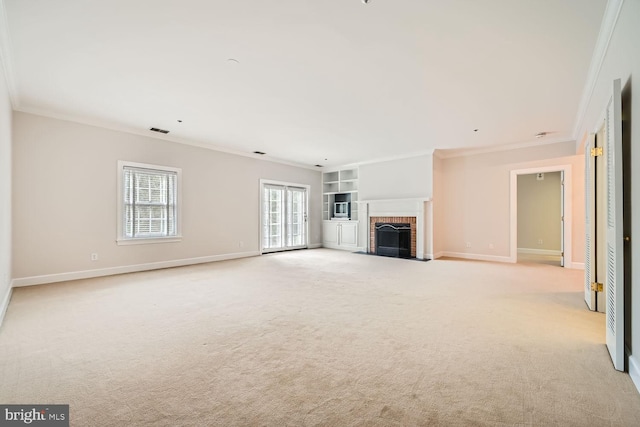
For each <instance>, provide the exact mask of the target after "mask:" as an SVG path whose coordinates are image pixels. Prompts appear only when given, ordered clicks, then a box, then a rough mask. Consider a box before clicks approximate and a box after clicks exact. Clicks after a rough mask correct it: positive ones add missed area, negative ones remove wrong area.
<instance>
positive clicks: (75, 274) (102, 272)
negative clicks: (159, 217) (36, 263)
mask: <svg viewBox="0 0 640 427" xmlns="http://www.w3.org/2000/svg"><path fill="white" fill-rule="evenodd" d="M257 255H260V253H259V252H257V251H251V252H237V253H231V254H222V255H211V256H205V257H198V258H186V259H177V260H172V261H159V262H150V263H147V264H134V265H125V266H120V267H108V268H101V269H97V270H84V271H72V272H69V273H59V274H46V275H42V276H31V277H21V278H18V279H13V286H14V287H21V286H32V285H42V284H45V283H56V282H66V281H68V280H79V279H91V278H94V277H102V276H112V275H115V274H126V273H136V272H139V271H148V270H159V269H162V268H172V267H183V266H186V265H193V264H205V263H208V262H215V261H226V260H230V259H237V258H248V257H253V256H257Z"/></svg>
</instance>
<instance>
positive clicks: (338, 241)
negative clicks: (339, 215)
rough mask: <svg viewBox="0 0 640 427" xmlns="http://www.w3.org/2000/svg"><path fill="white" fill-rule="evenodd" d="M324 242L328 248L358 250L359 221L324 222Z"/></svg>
mask: <svg viewBox="0 0 640 427" xmlns="http://www.w3.org/2000/svg"><path fill="white" fill-rule="evenodd" d="M322 242H323V246H324V247H326V248H333V249H351V250H353V249H357V248H358V221H323V228H322Z"/></svg>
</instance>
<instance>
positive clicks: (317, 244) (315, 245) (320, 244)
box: [307, 243, 322, 249]
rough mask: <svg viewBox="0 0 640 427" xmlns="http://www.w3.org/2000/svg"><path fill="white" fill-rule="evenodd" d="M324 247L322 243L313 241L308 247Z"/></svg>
mask: <svg viewBox="0 0 640 427" xmlns="http://www.w3.org/2000/svg"><path fill="white" fill-rule="evenodd" d="M321 247H322V243H312V244H310V245H307V248H309V249H319V248H321Z"/></svg>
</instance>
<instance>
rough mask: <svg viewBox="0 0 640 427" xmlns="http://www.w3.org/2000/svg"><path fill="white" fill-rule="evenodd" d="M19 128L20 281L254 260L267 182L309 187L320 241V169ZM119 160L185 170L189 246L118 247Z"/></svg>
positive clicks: (119, 136)
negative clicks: (231, 258)
mask: <svg viewBox="0 0 640 427" xmlns="http://www.w3.org/2000/svg"><path fill="white" fill-rule="evenodd" d="M13 126H14V145H13V166H14V175H13V177H14V181H13V190H14V199H13V214H14V217H13V230H14V236H15V239H14V244H13V274H14V277H15V278H29V277H33V276H41V275H56V274H61V273H69V272H79V271H85V270H99V269H109V268H113V267H121V266H133V265H139V264H151V263H162V262H167V261H173V260H189V259H194V258H200V257H211V256H218V255H228V254H240V255H242V254H248V255H250V254H255V253H257V252H258V251H259V250H260V248H259V244H260V242H259V233H260V228H259V221H260V220H259V194H260V193H259V180H260V179H261V178H262V179H269V180H277V181H285V182H292V183H299V184H307V185H310V186H311V194H310V207H309V209H310V216H309V219H310V243H311V244H320V242H321V218H320V216H319V213H320V212H321V176H320V172H318V171H315V170H309V169H303V168H298V167H293V166H287V165H283V164H279V163H274V162H269V161H264V160H258V159H252V158H248V157H243V156H238V155H233V154H227V153H222V152H217V151H213V150H207V149H203V148H198V147H193V146H189V145H184V144H177V143H173V142H168V141H164V140H159V139H155V138H150V137H143V136H138V135H132V134H128V133H123V132H117V131H112V130H107V129H103V128H98V127H92V126H86V125H81V124H77V123H72V122H67V121H62V120H56V119H50V118H45V117H41V116H35V115H31V114H25V113H15V115H14V122H13ZM118 160H126V161H133V162H141V163H150V164H156V165H163V166H172V167H179V168H182V201H183V205H182V234H183V239H182V241H181V242H179V243H157V244H147V245H128V246H118V245H117V244H116V218H117V217H116V215H117V212H116V190H117V189H116V177H117V162H118ZM91 253H98V256H99V260H98V261H91V260H90V254H91Z"/></svg>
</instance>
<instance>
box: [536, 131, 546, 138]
mask: <svg viewBox="0 0 640 427" xmlns="http://www.w3.org/2000/svg"><path fill="white" fill-rule="evenodd" d="M544 136H547V132H538V133H536V134H535V137H536V138H542V137H544Z"/></svg>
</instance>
